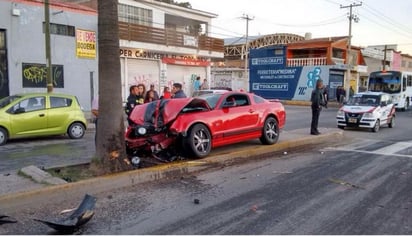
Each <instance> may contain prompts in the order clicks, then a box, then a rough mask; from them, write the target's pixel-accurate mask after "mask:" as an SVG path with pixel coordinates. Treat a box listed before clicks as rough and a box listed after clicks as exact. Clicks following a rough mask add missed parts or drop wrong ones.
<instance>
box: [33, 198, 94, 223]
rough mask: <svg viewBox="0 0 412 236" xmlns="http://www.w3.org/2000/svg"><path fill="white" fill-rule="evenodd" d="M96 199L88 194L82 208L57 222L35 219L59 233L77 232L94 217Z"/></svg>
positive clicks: (81, 205)
mask: <svg viewBox="0 0 412 236" xmlns="http://www.w3.org/2000/svg"><path fill="white" fill-rule="evenodd" d="M96 200H97V199H96V197H93V196H91V195H88V194H86V195H85V196H84V198H83V201H82V203H81V204H80V206H79V207H78V208H77V209H76V210H75V211H74V212H73V214H71V215H70V216H69V217H67V218H63V219H59V220H57V221H48V220H40V219H34V220H35V221H38V222H41V223H43V224H45V225H47V226H49V227H51V228H53V229H55V230H57V231H75V230H76V229H78V228H79V227H80V226H82V225H84V224H86V223H87V222H89V220H90V219H91V218H92V217H93V215H94V211H93V209H94V205H95V204H96Z"/></svg>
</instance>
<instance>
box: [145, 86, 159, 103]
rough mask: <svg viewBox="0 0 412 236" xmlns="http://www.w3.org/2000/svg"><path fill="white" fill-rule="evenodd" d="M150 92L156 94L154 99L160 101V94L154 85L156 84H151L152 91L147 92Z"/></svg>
mask: <svg viewBox="0 0 412 236" xmlns="http://www.w3.org/2000/svg"><path fill="white" fill-rule="evenodd" d="M150 91H152V92H153V94H154V99H155V100H158V99H159V93H158V92H157V91H156V90H155V85H154V84H151V85H150V89H149V91H147V92H150Z"/></svg>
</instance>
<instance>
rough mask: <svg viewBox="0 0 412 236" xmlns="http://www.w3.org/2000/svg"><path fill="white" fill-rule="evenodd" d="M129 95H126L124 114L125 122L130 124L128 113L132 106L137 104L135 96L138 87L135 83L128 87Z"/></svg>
mask: <svg viewBox="0 0 412 236" xmlns="http://www.w3.org/2000/svg"><path fill="white" fill-rule="evenodd" d="M129 92H130V94H129V97H127V103H126V110H125V112H126V115H127V122H128V123H129V125H131V124H132V123H133V122H132V121H131V120H130V119H129V117H130V114H131V113H132V111H133V108H134V107H135V106H136V105H138V104H139V98H138V97H137V92H138V88H137V86H136V85H132V86H130V88H129Z"/></svg>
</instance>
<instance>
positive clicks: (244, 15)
mask: <svg viewBox="0 0 412 236" xmlns="http://www.w3.org/2000/svg"><path fill="white" fill-rule="evenodd" d="M240 18H241V19H243V20H246V42H245V51H244V52H243V53H244V56H245V58H244V59H245V76H247V75H248V55H249V21H251V20H253V19H255V18H254V17H250V16H249V15H247V14H243V16H241V17H240ZM248 77H249V76H248Z"/></svg>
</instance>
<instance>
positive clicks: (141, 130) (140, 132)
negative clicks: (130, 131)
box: [137, 127, 147, 135]
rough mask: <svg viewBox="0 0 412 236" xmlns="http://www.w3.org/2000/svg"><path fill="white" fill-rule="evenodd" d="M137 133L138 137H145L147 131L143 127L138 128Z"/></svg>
mask: <svg viewBox="0 0 412 236" xmlns="http://www.w3.org/2000/svg"><path fill="white" fill-rule="evenodd" d="M137 133H138V134H140V135H145V134H146V133H147V129H146V128H145V127H140V128H138V129H137Z"/></svg>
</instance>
